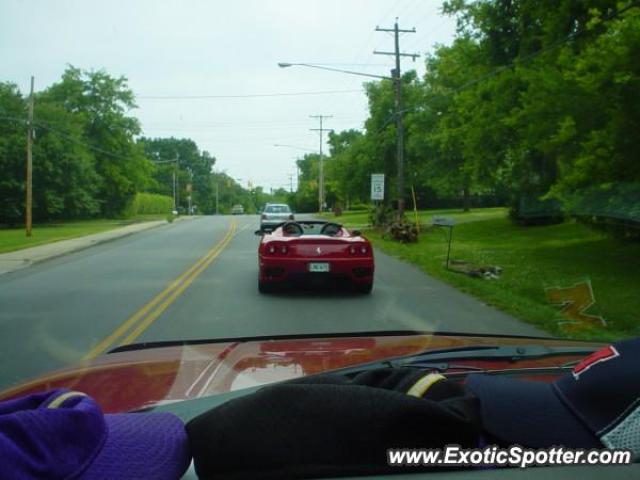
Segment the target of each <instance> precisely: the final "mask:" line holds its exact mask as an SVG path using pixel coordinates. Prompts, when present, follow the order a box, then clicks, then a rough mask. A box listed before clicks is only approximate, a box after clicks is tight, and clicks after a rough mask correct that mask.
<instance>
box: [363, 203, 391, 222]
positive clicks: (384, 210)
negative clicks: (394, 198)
mask: <svg viewBox="0 0 640 480" xmlns="http://www.w3.org/2000/svg"><path fill="white" fill-rule="evenodd" d="M394 217H395V210H394V209H393V208H392V207H391V206H389V205H385V204H384V203H381V204H379V205H375V206H373V207H372V208H371V209H370V210H369V223H371V225H373V226H374V227H384V226H386V225H389V224H390V223H391V222H392V221H393V219H394Z"/></svg>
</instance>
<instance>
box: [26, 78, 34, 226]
mask: <svg viewBox="0 0 640 480" xmlns="http://www.w3.org/2000/svg"><path fill="white" fill-rule="evenodd" d="M32 142H33V76H31V94H30V95H29V117H28V120H27V188H26V191H27V198H26V202H25V209H26V211H25V217H26V218H25V228H26V234H27V237H30V236H31V227H32V219H33V216H32V212H31V210H32V206H33V204H32V197H33V189H32V186H33V183H32V178H33V157H32V153H31V150H32V149H31V147H32V145H31V144H32Z"/></svg>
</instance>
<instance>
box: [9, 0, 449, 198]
mask: <svg viewBox="0 0 640 480" xmlns="http://www.w3.org/2000/svg"><path fill="white" fill-rule="evenodd" d="M440 6H441V0H318V1H315V0H253V1H249V0H228V1H219V0H201V1H195V0H182V1H161V0H128V1H125V0H109V1H106V0H100V1H98V0H73V1H72V0H55V1H54V0H0V81H9V82H13V83H16V84H18V86H19V87H20V89H21V90H22V92H23V93H26V92H27V91H28V82H29V77H30V75H34V76H35V79H36V90H42V89H44V88H46V87H47V86H49V85H51V84H52V83H54V82H56V81H58V80H59V79H60V76H61V74H62V72H63V71H64V69H65V66H66V65H67V64H72V65H74V66H76V67H80V68H83V69H104V70H106V71H107V72H108V73H109V74H111V75H113V76H120V75H123V76H125V77H126V78H128V79H129V86H130V87H131V89H132V90H133V91H134V92H135V93H136V95H137V103H138V106H139V108H138V109H137V110H134V111H133V112H132V114H133V115H135V116H136V117H137V118H139V119H140V121H141V123H142V128H143V132H144V135H145V136H149V137H169V136H174V137H186V138H191V139H193V140H195V141H196V143H197V144H198V146H199V147H200V149H202V150H207V151H209V152H210V153H211V154H212V155H213V156H215V157H216V159H217V162H216V166H215V167H216V169H217V170H224V171H226V172H227V173H228V174H230V175H232V176H233V177H234V178H237V179H241V181H242V184H243V185H244V186H247V183H248V181H252V182H253V183H254V184H257V185H262V186H264V187H266V188H267V189H268V188H278V187H286V188H289V185H290V179H289V175H290V174H294V172H295V159H296V158H297V157H298V156H300V155H303V154H304V150H302V149H309V150H316V151H317V148H318V145H319V142H318V134H317V132H312V131H310V130H309V129H311V128H317V126H318V125H317V120H313V119H311V118H309V115H315V114H323V115H333V118H331V119H328V120H326V122H325V126H326V127H328V128H333V129H336V130H344V129H348V128H362V126H363V123H364V120H365V119H366V116H367V103H366V97H365V95H364V91H363V88H362V84H363V81H366V79H365V78H364V77H357V76H351V75H345V74H342V73H334V72H328V71H322V70H317V69H313V68H308V67H291V68H284V69H283V68H278V66H277V63H278V62H299V63H315V64H325V65H329V66H331V67H333V68H341V69H350V70H357V71H361V72H367V73H371V74H376V75H388V74H389V71H390V69H391V68H392V66H393V65H392V63H393V58H392V57H385V56H382V55H374V54H373V53H372V52H373V50H374V49H378V50H386V51H391V50H393V37H392V36H391V35H390V34H387V33H380V32H375V27H376V25H379V26H380V27H387V28H390V27H392V26H393V21H394V19H395V17H399V24H400V27H401V28H407V29H410V28H412V27H415V28H416V30H417V32H416V33H415V34H413V33H408V34H404V35H402V36H401V42H400V45H401V49H402V50H403V51H405V52H411V53H413V52H417V53H420V54H421V55H422V57H421V58H420V59H418V60H417V61H416V62H415V63H414V62H412V61H411V59H403V61H402V70H403V71H406V70H408V69H417V70H418V72H419V73H420V74H422V73H424V55H425V53H428V52H430V51H432V49H433V46H434V45H435V44H436V43H444V44H448V43H450V42H451V40H452V37H453V33H454V29H455V21H454V19H452V18H449V17H443V16H441V15H440ZM327 91H332V92H335V91H340V93H332V94H315V95H289V96H267V97H245V98H191V99H189V98H157V97H188V96H200V97H202V96H225V95H229V96H233V95H239V96H242V95H260V94H280V93H302V92H327ZM152 97H156V98H152ZM274 144H282V145H290V146H293V147H297V148H299V150H297V149H294V148H287V147H275V146H274ZM294 181H295V180H294Z"/></svg>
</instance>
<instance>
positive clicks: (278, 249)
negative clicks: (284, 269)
mask: <svg viewBox="0 0 640 480" xmlns="http://www.w3.org/2000/svg"><path fill="white" fill-rule="evenodd" d="M288 252H289V247H287V246H286V245H283V244H277V243H276V244H275V245H274V244H273V243H272V244H270V245H269V246H268V247H267V253H270V254H274V253H280V254H283V255H284V254H286V253H288Z"/></svg>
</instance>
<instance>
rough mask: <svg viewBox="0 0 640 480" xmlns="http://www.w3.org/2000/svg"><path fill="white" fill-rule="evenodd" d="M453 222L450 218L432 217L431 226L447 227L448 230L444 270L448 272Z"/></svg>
mask: <svg viewBox="0 0 640 480" xmlns="http://www.w3.org/2000/svg"><path fill="white" fill-rule="evenodd" d="M455 223H456V222H455V220H454V219H453V218H450V217H433V225H434V226H436V227H448V228H449V242H448V243H449V244H448V246H447V264H446V269H447V270H449V258H450V256H451V239H452V238H453V226H454V225H455Z"/></svg>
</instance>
